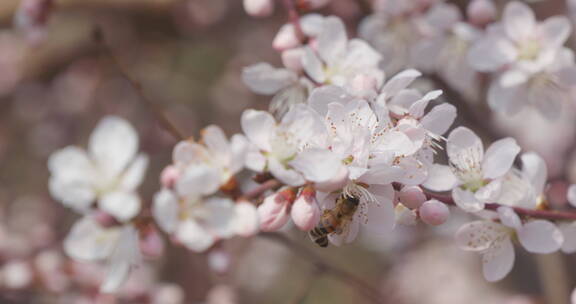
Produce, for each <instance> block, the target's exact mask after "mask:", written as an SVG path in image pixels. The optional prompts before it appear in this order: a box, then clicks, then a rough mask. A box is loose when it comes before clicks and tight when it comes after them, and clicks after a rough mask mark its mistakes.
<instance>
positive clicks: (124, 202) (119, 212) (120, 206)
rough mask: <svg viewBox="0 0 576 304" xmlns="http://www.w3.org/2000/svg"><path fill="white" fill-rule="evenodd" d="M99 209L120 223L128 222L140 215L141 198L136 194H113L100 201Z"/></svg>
mask: <svg viewBox="0 0 576 304" xmlns="http://www.w3.org/2000/svg"><path fill="white" fill-rule="evenodd" d="M98 207H100V209H102V210H103V211H105V212H107V213H108V214H110V215H112V216H113V217H114V218H116V219H117V220H118V221H119V222H126V221H129V220H131V219H132V218H133V217H135V216H136V215H137V214H138V213H140V198H139V197H138V195H136V193H134V192H123V191H116V192H111V193H108V194H106V195H104V196H103V197H102V198H101V199H100V201H98Z"/></svg>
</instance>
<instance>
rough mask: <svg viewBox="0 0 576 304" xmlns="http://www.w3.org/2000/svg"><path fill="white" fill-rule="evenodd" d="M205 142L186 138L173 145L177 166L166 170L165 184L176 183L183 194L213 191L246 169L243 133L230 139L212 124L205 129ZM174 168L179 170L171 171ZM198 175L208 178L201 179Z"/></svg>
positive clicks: (203, 138)
mask: <svg viewBox="0 0 576 304" xmlns="http://www.w3.org/2000/svg"><path fill="white" fill-rule="evenodd" d="M202 143H203V144H199V143H196V142H193V141H191V140H184V141H181V142H179V143H178V144H177V145H176V146H175V147H174V151H173V153H172V159H173V162H174V165H173V167H171V169H167V170H168V171H166V172H165V174H166V175H165V176H164V179H166V181H165V183H166V184H171V183H173V184H174V186H175V187H176V188H177V189H179V191H180V192H181V193H186V192H187V191H192V192H197V193H202V194H211V193H214V192H215V191H216V190H217V189H218V188H220V187H221V186H223V185H225V184H226V183H227V182H228V181H229V180H230V178H232V177H233V176H234V175H235V174H236V173H238V172H239V171H240V170H242V169H243V168H244V162H245V158H246V153H247V149H248V142H247V140H246V138H245V137H244V136H243V135H241V134H235V135H234V136H232V138H231V139H230V140H228V139H227V138H226V135H225V134H224V132H223V131H222V129H221V128H220V127H218V126H215V125H211V126H208V127H206V128H204V129H203V130H202ZM198 168H201V170H199V169H198ZM174 169H175V170H176V171H177V172H171V171H170V170H174ZM195 174H201V175H202V176H203V177H204V178H205V179H204V180H202V181H198V180H197V179H196V176H194V175H195ZM171 179H174V180H171ZM197 182H202V184H194V183H197ZM200 188H203V189H200Z"/></svg>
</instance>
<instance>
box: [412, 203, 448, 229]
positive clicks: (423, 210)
mask: <svg viewBox="0 0 576 304" xmlns="http://www.w3.org/2000/svg"><path fill="white" fill-rule="evenodd" d="M418 210H419V213H420V219H422V221H423V222H424V223H426V224H428V225H432V226H438V225H442V224H444V222H446V220H448V217H449V216H450V209H448V207H447V206H446V205H445V204H443V203H441V202H439V201H437V200H429V201H427V202H424V204H422V207H420V209H418Z"/></svg>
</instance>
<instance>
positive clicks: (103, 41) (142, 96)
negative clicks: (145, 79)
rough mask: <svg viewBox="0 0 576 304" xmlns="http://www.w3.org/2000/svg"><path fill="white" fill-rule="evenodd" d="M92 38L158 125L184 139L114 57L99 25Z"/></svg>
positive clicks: (178, 138)
mask: <svg viewBox="0 0 576 304" xmlns="http://www.w3.org/2000/svg"><path fill="white" fill-rule="evenodd" d="M94 40H95V41H96V42H98V43H100V45H102V47H103V48H104V52H105V53H106V54H107V55H108V57H109V58H110V60H111V61H112V63H113V64H114V65H115V66H116V68H117V69H118V71H119V72H120V74H121V75H122V77H124V79H126V80H127V81H128V82H129V83H130V85H131V86H132V87H133V88H134V91H135V92H136V94H137V95H138V97H139V100H140V101H141V102H142V103H143V104H144V106H146V108H148V110H149V111H150V112H151V113H152V114H153V115H154V117H156V120H158V122H159V123H160V125H161V126H162V127H163V128H164V129H165V130H166V131H168V133H170V134H171V135H172V136H173V137H174V138H175V139H177V140H184V139H186V136H184V134H183V133H182V132H180V131H179V130H178V129H177V128H176V126H174V124H172V122H170V120H169V119H168V118H167V117H166V113H164V111H163V110H162V109H161V108H160V107H159V106H158V105H156V104H155V103H154V102H152V101H151V100H150V99H149V98H148V97H147V96H146V94H145V93H144V88H143V86H142V85H141V84H140V82H138V81H137V80H136V79H134V78H132V77H131V76H130V73H128V71H127V69H126V68H125V67H124V66H123V65H122V63H121V62H120V60H118V59H117V58H116V56H115V55H114V52H113V51H112V48H111V47H110V45H109V44H108V43H107V42H106V37H105V35H104V32H103V31H102V29H101V28H100V27H96V28H95V30H94Z"/></svg>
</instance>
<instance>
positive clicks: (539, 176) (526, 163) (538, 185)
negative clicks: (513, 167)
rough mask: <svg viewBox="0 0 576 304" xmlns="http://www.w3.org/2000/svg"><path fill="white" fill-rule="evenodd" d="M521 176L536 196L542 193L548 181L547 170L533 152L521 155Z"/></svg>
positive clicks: (541, 160)
mask: <svg viewBox="0 0 576 304" xmlns="http://www.w3.org/2000/svg"><path fill="white" fill-rule="evenodd" d="M522 174H523V175H524V176H525V177H527V178H528V180H530V183H531V184H532V187H533V188H534V192H535V193H536V194H537V195H539V194H541V193H543V192H544V185H546V180H547V179H548V169H547V168H546V163H545V162H544V160H543V159H542V158H541V157H540V156H539V155H538V154H536V153H534V152H528V153H524V154H522Z"/></svg>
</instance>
